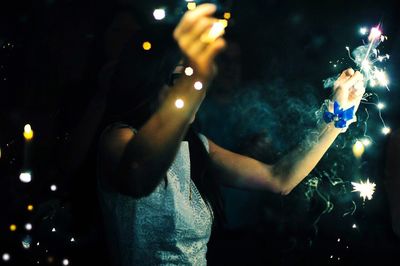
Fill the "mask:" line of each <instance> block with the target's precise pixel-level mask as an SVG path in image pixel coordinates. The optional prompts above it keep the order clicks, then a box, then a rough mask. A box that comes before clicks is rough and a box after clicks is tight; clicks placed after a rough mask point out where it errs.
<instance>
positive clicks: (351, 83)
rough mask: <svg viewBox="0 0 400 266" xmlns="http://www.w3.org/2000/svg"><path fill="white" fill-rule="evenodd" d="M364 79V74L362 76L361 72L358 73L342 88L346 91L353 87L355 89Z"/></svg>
mask: <svg viewBox="0 0 400 266" xmlns="http://www.w3.org/2000/svg"><path fill="white" fill-rule="evenodd" d="M363 79H364V76H363V74H361V73H360V71H356V72H355V73H354V75H353V76H351V78H349V79H348V80H346V81H345V82H344V84H343V85H342V86H343V88H344V89H346V90H349V89H350V88H351V87H353V86H354V85H356V84H357V83H358V82H359V81H362V80H363Z"/></svg>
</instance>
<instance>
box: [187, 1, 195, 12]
mask: <svg viewBox="0 0 400 266" xmlns="http://www.w3.org/2000/svg"><path fill="white" fill-rule="evenodd" d="M195 8H196V3H195V2H189V3H188V4H187V9H188V10H193V9H195Z"/></svg>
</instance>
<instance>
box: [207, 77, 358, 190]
mask: <svg viewBox="0 0 400 266" xmlns="http://www.w3.org/2000/svg"><path fill="white" fill-rule="evenodd" d="M362 80H363V76H362V74H361V73H360V72H355V73H354V71H353V70H352V69H349V70H346V71H345V72H343V73H342V75H341V76H340V77H339V79H338V80H337V81H336V84H335V87H334V90H335V94H334V97H333V99H334V100H335V101H337V102H339V103H340V106H342V107H344V109H347V108H349V107H351V106H355V111H356V110H357V109H358V106H359V104H360V101H361V98H362V95H363V94H364V92H365V88H364V86H363V83H362ZM340 132H341V130H340V129H338V128H336V127H335V126H334V125H333V123H330V124H323V125H320V128H318V129H316V131H315V133H316V134H313V135H311V136H308V139H307V140H305V142H306V143H311V144H306V145H302V144H300V145H299V147H297V148H296V149H294V150H293V151H291V152H290V153H288V154H287V155H286V156H284V157H283V158H281V159H280V160H279V161H278V162H277V163H276V164H273V165H268V164H264V163H262V162H259V161H257V160H255V159H252V158H249V157H246V156H242V155H240V154H236V153H233V152H230V151H228V150H225V149H223V148H221V147H219V146H218V145H216V144H215V143H213V142H212V141H210V156H211V159H212V160H211V161H212V166H213V168H212V169H213V170H214V171H215V172H216V175H215V176H216V177H217V178H219V179H220V182H221V183H222V184H224V185H227V186H232V187H237V188H243V189H259V190H270V191H273V192H276V193H280V194H283V195H286V194H288V193H290V191H291V190H292V189H293V188H294V187H296V186H297V185H298V184H299V183H300V182H301V181H302V180H303V179H304V178H305V177H306V176H307V175H308V174H309V173H310V172H311V171H312V169H313V168H314V167H315V166H316V165H317V163H318V162H319V161H320V159H321V158H322V156H323V155H324V154H325V152H326V151H327V150H328V148H329V147H330V146H331V144H332V143H333V142H334V141H335V139H336V137H337V136H338V135H339V134H340Z"/></svg>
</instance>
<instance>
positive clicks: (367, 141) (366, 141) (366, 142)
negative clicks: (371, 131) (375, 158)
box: [362, 138, 371, 147]
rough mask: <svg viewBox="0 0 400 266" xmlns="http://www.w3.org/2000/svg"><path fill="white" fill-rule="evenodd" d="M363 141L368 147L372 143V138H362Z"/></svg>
mask: <svg viewBox="0 0 400 266" xmlns="http://www.w3.org/2000/svg"><path fill="white" fill-rule="evenodd" d="M362 143H363V144H364V146H366V147H367V146H369V145H371V140H369V139H367V138H365V139H363V140H362Z"/></svg>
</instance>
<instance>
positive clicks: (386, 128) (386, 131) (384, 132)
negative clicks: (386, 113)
mask: <svg viewBox="0 0 400 266" xmlns="http://www.w3.org/2000/svg"><path fill="white" fill-rule="evenodd" d="M390 131H391V130H390V128H388V127H384V128H382V133H383V134H385V135H387V134H389V133H390Z"/></svg>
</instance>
